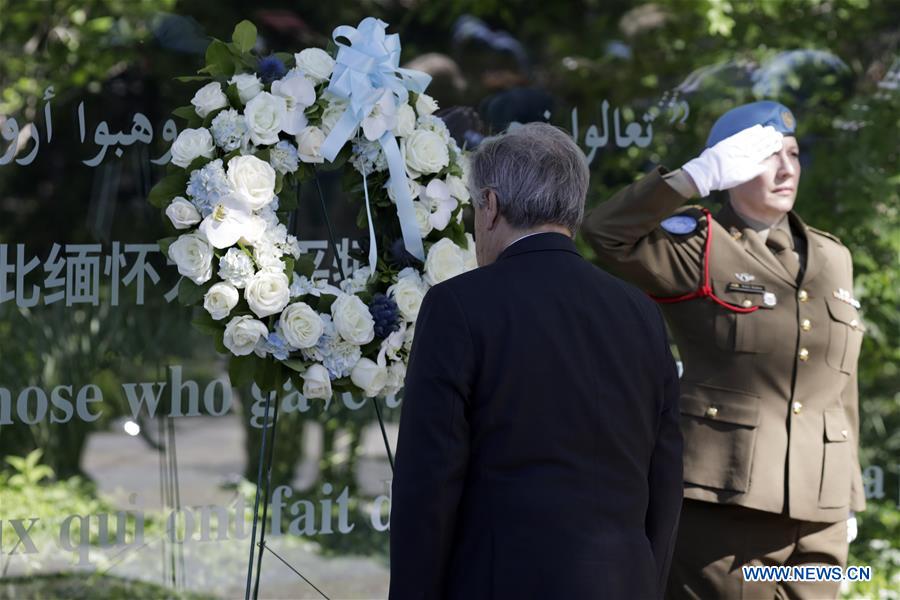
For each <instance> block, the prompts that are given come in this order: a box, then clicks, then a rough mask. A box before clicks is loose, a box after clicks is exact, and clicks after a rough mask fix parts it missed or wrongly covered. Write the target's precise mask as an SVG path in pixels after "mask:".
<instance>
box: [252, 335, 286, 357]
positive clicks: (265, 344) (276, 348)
mask: <svg viewBox="0 0 900 600" xmlns="http://www.w3.org/2000/svg"><path fill="white" fill-rule="evenodd" d="M258 348H259V349H260V350H261V351H263V352H265V353H266V354H271V355H272V356H273V357H274V358H275V359H277V360H287V357H288V354H289V353H290V350H289V349H288V345H287V342H286V341H285V340H284V338H282V337H281V336H280V335H279V334H278V333H277V332H275V331H272V332H270V333H269V335H268V336H266V338H265V339H264V340H263V339H261V340H260V341H259V345H258Z"/></svg>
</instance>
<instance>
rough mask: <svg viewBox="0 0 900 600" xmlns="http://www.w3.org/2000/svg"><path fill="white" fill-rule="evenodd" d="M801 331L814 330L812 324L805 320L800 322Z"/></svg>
mask: <svg viewBox="0 0 900 600" xmlns="http://www.w3.org/2000/svg"><path fill="white" fill-rule="evenodd" d="M800 329H802V330H803V331H809V330H810V329H812V323H810V322H809V319H803V320H802V321H800Z"/></svg>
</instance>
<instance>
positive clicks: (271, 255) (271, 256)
mask: <svg viewBox="0 0 900 600" xmlns="http://www.w3.org/2000/svg"><path fill="white" fill-rule="evenodd" d="M282 256H284V253H283V252H282V251H281V248H279V247H278V246H277V245H275V244H273V243H271V242H268V241H266V240H259V241H258V242H257V243H256V244H255V245H254V246H253V260H255V261H256V264H257V265H259V268H260V270H263V269H265V270H267V271H273V272H274V271H284V263H283V262H282V261H281V257H282Z"/></svg>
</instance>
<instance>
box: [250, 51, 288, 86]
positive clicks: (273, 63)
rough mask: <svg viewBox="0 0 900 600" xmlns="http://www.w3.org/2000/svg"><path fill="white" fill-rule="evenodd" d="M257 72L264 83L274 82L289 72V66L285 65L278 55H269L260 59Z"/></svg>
mask: <svg viewBox="0 0 900 600" xmlns="http://www.w3.org/2000/svg"><path fill="white" fill-rule="evenodd" d="M257 72H258V73H259V78H260V79H262V80H263V83H272V82H273V81H276V80H278V79H281V78H282V77H284V74H285V73H287V67H285V66H284V63H283V62H281V59H280V58H278V57H277V56H267V57H265V58H262V59H260V61H259V67H258V68H257Z"/></svg>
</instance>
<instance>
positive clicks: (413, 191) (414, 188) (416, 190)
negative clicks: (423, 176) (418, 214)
mask: <svg viewBox="0 0 900 600" xmlns="http://www.w3.org/2000/svg"><path fill="white" fill-rule="evenodd" d="M406 185H407V187H409V197H410V198H412V199H413V200H415V199H416V198H418V197H419V194H420V193H421V192H422V190H423V189H425V188H423V187H422V185H420V184H419V182H418V181H416V180H415V179H413V178H412V177H411V176H410V174H409V173H407V177H406ZM384 186H385V187H386V188H387V193H388V198H390V199H391V202H393V203H394V204H397V198H396V195H395V194H394V187H393V186H392V185H391V180H390V179H388V181H387V183H386V184H384Z"/></svg>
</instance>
